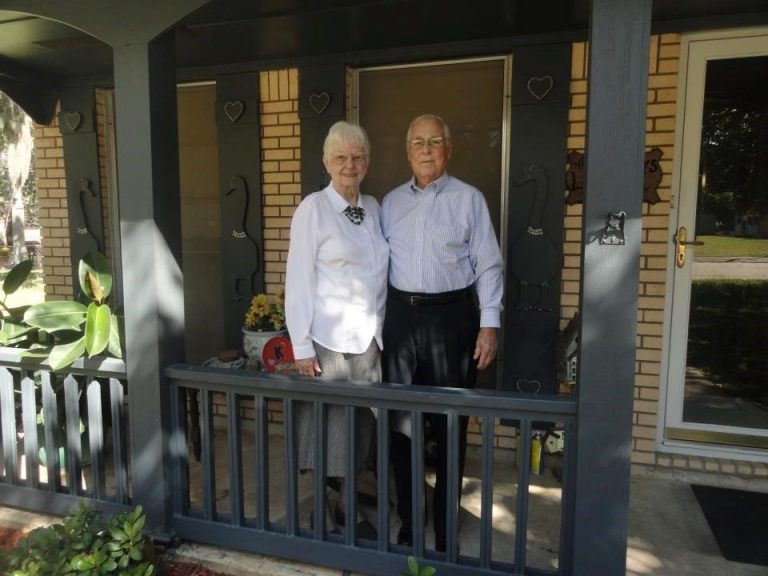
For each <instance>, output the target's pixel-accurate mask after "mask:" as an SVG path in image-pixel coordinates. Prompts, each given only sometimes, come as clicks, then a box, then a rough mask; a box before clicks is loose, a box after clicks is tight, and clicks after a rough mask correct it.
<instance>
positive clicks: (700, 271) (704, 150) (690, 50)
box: [662, 31, 768, 456]
mask: <svg viewBox="0 0 768 576" xmlns="http://www.w3.org/2000/svg"><path fill="white" fill-rule="evenodd" d="M681 75H682V77H683V78H684V80H683V82H681V87H684V88H681V91H680V93H679V96H678V97H679V99H680V100H679V101H680V104H681V106H682V113H681V114H680V115H679V117H678V118H679V121H680V122H679V124H678V131H679V132H680V135H679V137H678V143H677V144H678V146H677V150H678V154H679V155H680V156H679V158H680V169H679V174H678V175H677V176H676V179H675V187H676V189H677V191H678V193H677V202H676V204H677V205H676V206H674V207H673V214H672V219H671V225H670V237H671V241H672V247H671V252H670V262H669V273H670V274H669V284H668V287H669V289H670V290H671V292H670V294H669V299H668V301H669V302H670V305H669V308H668V311H667V315H666V326H667V331H666V334H665V336H666V339H665V342H666V343H665V353H666V357H665V362H664V368H665V370H664V372H663V374H662V378H664V377H666V390H667V395H666V414H665V427H664V438H663V441H664V443H665V444H667V445H675V444H677V445H684V444H687V445H689V446H696V447H698V448H700V449H703V450H705V451H708V453H710V454H714V453H717V452H720V453H723V452H727V453H729V455H731V456H732V455H734V454H736V453H738V452H745V451H746V450H760V449H766V448H768V160H766V158H768V92H766V90H765V89H764V86H765V85H766V82H768V31H752V32H748V33H746V34H745V35H741V36H739V37H736V36H735V35H733V34H731V35H730V36H728V35H725V34H721V35H719V36H717V37H714V38H713V37H691V38H690V39H688V40H686V41H684V42H683V53H682V58H681ZM674 201H675V200H674V199H673V202H674Z"/></svg>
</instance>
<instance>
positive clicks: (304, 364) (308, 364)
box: [294, 356, 321, 376]
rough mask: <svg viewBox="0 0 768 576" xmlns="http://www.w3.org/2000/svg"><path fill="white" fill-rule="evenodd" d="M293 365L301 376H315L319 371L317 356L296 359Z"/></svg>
mask: <svg viewBox="0 0 768 576" xmlns="http://www.w3.org/2000/svg"><path fill="white" fill-rule="evenodd" d="M294 366H295V367H296V370H298V372H299V374H301V375H302V376H316V375H317V374H320V372H321V370H320V364H318V363H317V356H312V358H301V359H299V360H296V361H295V362H294Z"/></svg>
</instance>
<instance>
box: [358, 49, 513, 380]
mask: <svg viewBox="0 0 768 576" xmlns="http://www.w3.org/2000/svg"><path fill="white" fill-rule="evenodd" d="M510 70H511V58H510V57H505V56H498V57H490V58H480V59H471V60H455V61H448V62H430V63H428V64H416V65H402V66H387V67H377V68H364V69H358V70H355V71H354V77H355V79H356V81H355V83H354V86H355V90H354V93H355V95H356V97H355V102H354V106H353V110H354V112H355V113H356V114H355V115H356V118H354V119H355V120H357V121H359V123H360V125H361V126H363V127H365V129H366V131H367V132H368V136H369V138H370V140H371V167H370V169H369V171H368V175H367V176H366V179H365V182H363V185H362V188H363V192H365V193H366V194H371V195H372V196H375V197H376V198H378V199H379V201H381V199H382V198H383V197H384V196H385V195H386V193H387V192H389V191H390V190H392V189H393V188H395V187H396V186H399V185H400V184H402V183H403V182H405V181H406V180H408V178H410V177H411V175H412V173H411V170H410V166H409V165H408V160H407V158H406V150H405V134H406V131H407V129H408V125H409V124H410V122H411V120H413V118H415V117H416V116H418V115H419V114H424V113H432V114H438V115H439V116H441V117H442V118H443V119H444V120H445V121H446V123H447V124H448V125H449V126H450V129H451V138H452V139H453V142H454V144H453V156H452V157H451V162H450V165H449V166H448V172H449V173H450V174H451V175H453V176H456V177H457V178H461V179H462V180H464V181H465V182H469V183H471V184H472V185H473V186H476V187H477V188H478V189H479V190H481V191H482V192H483V194H485V198H486V201H487V203H488V209H489V211H490V213H491V219H492V221H493V225H494V228H495V229H496V237H497V239H498V240H499V241H500V245H501V246H505V245H506V243H505V242H504V238H503V237H504V229H503V227H502V225H501V223H502V222H505V221H506V220H505V218H504V207H503V195H502V193H501V191H502V190H506V189H507V174H508V170H507V166H506V163H505V158H507V154H506V150H507V146H508V141H509V135H508V124H509V122H508V119H507V116H508V115H509V108H508V107H507V106H505V102H506V101H507V100H508V98H506V97H505V96H506V94H505V87H507V86H509V80H508V78H509V74H510ZM503 349H504V347H503V344H502V342H501V341H500V342H499V360H498V363H499V364H500V363H501V362H502V361H503V358H502V357H501V354H502V351H503ZM497 374H501V370H500V368H499V369H498V371H497V367H496V364H495V363H494V364H492V365H491V367H489V368H488V369H486V370H483V371H482V372H481V373H480V374H479V375H478V386H480V387H484V388H495V387H496V385H497V382H496V381H497Z"/></svg>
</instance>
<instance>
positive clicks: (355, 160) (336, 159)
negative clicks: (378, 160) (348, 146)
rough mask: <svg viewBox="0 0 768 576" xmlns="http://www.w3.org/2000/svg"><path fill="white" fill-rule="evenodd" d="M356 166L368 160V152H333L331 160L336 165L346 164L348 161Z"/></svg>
mask: <svg viewBox="0 0 768 576" xmlns="http://www.w3.org/2000/svg"><path fill="white" fill-rule="evenodd" d="M350 160H351V161H352V164H354V165H355V166H360V165H361V164H365V163H366V162H367V161H368V155H367V154H331V162H333V163H334V164H335V165H336V166H344V165H345V164H346V163H347V162H348V161H350Z"/></svg>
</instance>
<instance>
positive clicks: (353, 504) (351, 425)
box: [342, 406, 357, 546]
mask: <svg viewBox="0 0 768 576" xmlns="http://www.w3.org/2000/svg"><path fill="white" fill-rule="evenodd" d="M344 420H345V422H346V426H345V430H346V438H345V442H344V445H345V448H346V458H345V464H346V482H345V483H344V495H343V496H342V498H343V499H345V500H346V507H347V509H346V510H345V511H344V513H345V514H346V522H345V524H344V528H345V530H344V543H345V544H346V545H347V546H352V545H353V544H354V543H355V540H356V534H355V532H356V529H357V522H356V520H357V474H355V470H356V469H357V454H356V452H357V450H356V449H355V448H356V445H357V413H356V411H355V407H354V406H344Z"/></svg>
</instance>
